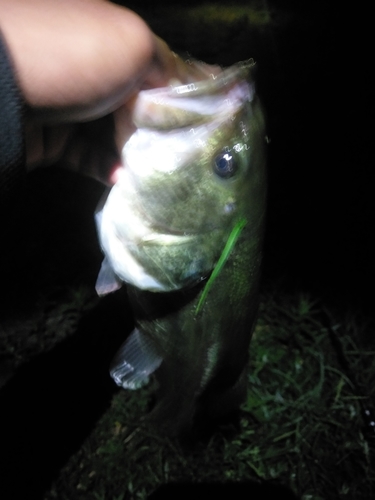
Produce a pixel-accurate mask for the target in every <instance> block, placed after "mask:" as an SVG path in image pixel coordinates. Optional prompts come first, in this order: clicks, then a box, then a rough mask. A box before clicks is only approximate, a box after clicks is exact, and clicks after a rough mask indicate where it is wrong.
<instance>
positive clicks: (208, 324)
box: [97, 63, 266, 435]
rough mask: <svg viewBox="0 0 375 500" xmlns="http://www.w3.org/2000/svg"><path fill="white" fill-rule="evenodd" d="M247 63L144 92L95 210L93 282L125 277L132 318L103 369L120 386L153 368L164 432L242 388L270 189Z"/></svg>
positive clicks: (204, 414)
mask: <svg viewBox="0 0 375 500" xmlns="http://www.w3.org/2000/svg"><path fill="white" fill-rule="evenodd" d="M252 66H253V63H249V64H246V63H245V64H244V63H242V64H238V65H234V66H232V67H231V68H228V69H224V70H222V72H221V73H217V74H216V75H215V77H210V78H208V79H206V80H204V81H199V82H196V83H195V84H191V82H189V85H182V86H180V87H178V86H177V87H173V88H166V89H157V90H148V91H143V92H141V93H140V95H139V98H138V102H137V104H136V107H135V112H134V121H135V123H136V124H137V127H138V128H137V130H136V132H135V133H134V134H133V136H132V137H131V138H130V139H129V141H128V142H127V144H126V145H125V147H124V150H123V164H124V169H123V172H122V175H121V176H120V178H119V181H118V182H117V183H116V185H115V186H114V187H113V188H112V190H111V191H110V193H109V195H108V197H107V199H106V201H105V203H104V204H103V206H102V209H101V210H100V212H99V213H98V215H97V224H98V233H99V238H100V241H101V245H102V248H103V252H104V254H105V261H104V263H103V265H102V270H101V272H100V274H99V277H98V281H97V290H98V293H99V294H104V293H107V292H108V291H113V290H114V289H116V288H118V286H120V285H121V283H125V284H126V285H127V291H128V295H129V298H130V301H131V304H132V306H133V309H134V316H135V323H136V329H135V330H134V332H133V333H132V334H131V336H130V337H129V338H128V339H127V340H126V341H125V343H124V344H123V346H122V347H121V348H120V350H119V352H118V354H117V355H116V356H115V358H114V361H113V363H112V365H111V368H110V372H111V375H112V377H113V378H114V380H115V381H116V383H117V384H118V385H120V386H122V387H124V388H125V389H137V388H139V387H141V386H142V385H144V384H146V383H147V382H148V380H149V377H150V375H151V374H152V372H155V377H156V378H157V380H158V382H159V390H158V394H157V404H156V406H155V407H154V409H153V411H152V412H151V414H150V415H149V416H148V418H149V420H150V421H152V422H153V423H154V424H155V425H156V426H157V427H158V429H159V430H160V431H162V432H164V433H167V434H169V435H181V434H183V433H185V432H187V431H189V429H191V428H192V427H193V426H194V423H195V422H196V421H197V420H199V419H213V418H219V417H221V416H223V415H225V414H226V413H228V412H231V411H232V410H234V409H236V408H237V407H238V405H239V404H240V402H241V400H242V398H243V397H244V393H245V390H246V385H245V375H244V374H245V370H246V364H247V358H248V349H249V343H250V339H251V334H252V330H253V327H254V323H255V320H256V315H257V308H258V288H259V278H260V264H261V254H262V240H263V229H264V219H265V200H266V176H265V154H264V143H265V140H264V139H265V137H264V120H263V114H262V110H261V107H260V104H259V100H258V98H257V96H256V94H255V91H254V84H253V80H252ZM213 103H214V104H213Z"/></svg>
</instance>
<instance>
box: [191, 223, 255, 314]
mask: <svg viewBox="0 0 375 500" xmlns="http://www.w3.org/2000/svg"><path fill="white" fill-rule="evenodd" d="M246 223H247V221H246V219H243V218H242V219H239V221H238V222H237V223H236V225H235V226H234V228H233V229H232V232H231V233H230V235H229V238H228V240H227V242H226V244H225V247H224V250H223V251H222V253H221V255H220V258H219V260H218V261H217V264H216V266H215V267H214V270H213V271H212V273H211V276H210V277H209V279H208V281H207V283H206V286H205V287H204V289H203V292H202V295H201V297H200V299H199V302H198V304H197V307H196V309H195V314H196V315H197V314H198V313H199V311H200V309H201V308H202V305H203V302H204V301H205V300H206V297H207V294H208V292H209V291H210V288H211V287H212V284H213V282H214V281H215V279H216V278H217V277H218V276H219V273H220V271H221V270H222V268H223V267H224V264H225V263H226V261H227V260H228V257H229V255H230V253H231V252H232V250H233V248H234V245H235V244H236V241H237V240H238V238H239V236H240V234H241V231H242V229H243V228H244V227H245V225H246Z"/></svg>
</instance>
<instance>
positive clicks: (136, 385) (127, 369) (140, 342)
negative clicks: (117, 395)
mask: <svg viewBox="0 0 375 500" xmlns="http://www.w3.org/2000/svg"><path fill="white" fill-rule="evenodd" d="M162 361H163V358H162V357H161V356H159V355H158V353H157V350H156V348H155V344H154V342H153V341H152V340H151V339H150V338H149V337H147V336H146V335H145V334H143V333H142V332H141V331H140V330H138V328H136V329H135V330H133V332H132V333H131V335H130V337H129V338H128V339H127V340H126V341H125V342H124V343H123V344H122V346H121V347H120V349H119V350H118V351H117V353H116V355H115V357H114V359H113V361H112V363H111V366H110V370H109V372H110V375H111V377H112V378H113V380H114V381H115V382H116V384H117V385H119V386H121V387H123V388H124V389H132V390H136V389H140V388H141V387H143V386H144V385H146V384H147V383H148V381H149V375H151V373H153V372H154V371H155V370H156V369H157V368H159V366H160V364H161V362H162Z"/></svg>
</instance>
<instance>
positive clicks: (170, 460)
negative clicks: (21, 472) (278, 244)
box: [45, 293, 375, 500]
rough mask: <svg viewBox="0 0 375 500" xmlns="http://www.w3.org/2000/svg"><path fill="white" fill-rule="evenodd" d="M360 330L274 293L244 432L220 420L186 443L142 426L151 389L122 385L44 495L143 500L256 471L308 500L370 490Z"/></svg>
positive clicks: (256, 355) (267, 303)
mask: <svg viewBox="0 0 375 500" xmlns="http://www.w3.org/2000/svg"><path fill="white" fill-rule="evenodd" d="M358 328H359V326H358V321H355V320H353V319H351V320H349V321H348V320H345V321H338V320H334V319H333V316H332V314H331V313H329V312H328V311H326V310H325V309H324V307H322V306H321V305H320V304H319V303H314V301H312V300H311V299H309V297H308V296H306V295H303V294H299V295H295V296H281V297H277V298H276V294H272V293H269V294H268V295H266V296H264V297H263V301H262V304H261V308H260V316H259V321H258V324H257V327H256V330H255V334H254V338H253V340H252V343H251V348H250V364H249V370H248V395H247V400H246V401H245V403H244V404H243V405H242V408H241V417H240V426H239V429H235V428H234V427H233V428H232V427H230V426H228V427H224V428H221V429H218V430H217V432H215V433H214V434H213V436H212V437H211V439H210V440H209V442H208V443H205V444H204V443H201V444H198V445H196V447H194V448H193V449H190V450H184V449H183V448H181V447H180V445H179V444H178V443H177V442H175V441H171V440H169V439H163V438H162V437H160V436H158V435H156V434H155V433H154V432H152V431H151V430H150V429H148V428H147V426H145V425H139V422H140V419H141V418H142V416H144V415H145V413H146V412H147V407H148V404H149V401H150V397H151V392H152V386H151V387H146V388H144V389H141V390H140V391H137V392H130V391H129V392H127V391H120V392H118V393H116V394H115V395H114V397H113V399H112V404H111V407H110V408H109V409H108V411H107V412H106V413H105V414H104V415H103V416H102V417H101V418H100V420H99V421H98V422H97V424H96V426H95V428H94V429H93V431H92V433H91V434H90V436H89V437H88V438H87V440H86V441H85V443H84V444H83V446H82V447H81V449H80V450H79V451H78V452H77V453H76V454H75V455H73V456H72V457H71V458H70V460H69V462H68V463H67V464H66V465H65V467H64V468H63V469H62V470H61V471H60V474H59V477H58V478H57V479H56V481H55V483H54V485H53V486H52V488H51V489H50V491H49V492H48V493H47V494H46V496H45V498H46V499H53V498H59V499H69V500H73V499H80V498H84V499H95V500H96V499H106V500H115V499H120V498H121V499H145V498H147V496H148V495H149V494H150V493H151V492H153V491H154V490H155V489H156V488H157V487H158V486H159V485H160V484H163V483H168V482H189V483H190V482H194V483H201V482H206V483H207V482H208V483H212V482H238V481H254V480H255V481H272V482H276V483H277V484H283V485H286V486H288V487H289V488H291V489H292V490H293V491H294V492H295V493H296V494H297V495H298V497H299V498H302V499H303V500H318V499H334V498H348V499H349V498H350V499H356V498H363V499H365V498H366V499H367V498H369V499H370V498H373V495H374V484H375V468H374V458H375V457H374V451H375V450H374V446H373V445H374V434H373V432H372V431H371V427H370V426H367V427H366V425H365V421H364V419H363V412H364V410H365V409H367V408H370V402H371V400H374V387H375V385H374V381H375V366H374V364H373V363H371V358H372V357H373V355H374V354H375V352H374V351H361V350H360V349H359V348H358V347H357V344H356V337H357V335H358ZM337 342H339V347H338V345H337ZM344 365H345V366H344ZM353 374H356V377H357V379H356V380H353V378H352V377H353V376H354V375H353ZM359 378H360V380H359ZM151 385H152V384H151Z"/></svg>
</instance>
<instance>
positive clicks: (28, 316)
mask: <svg viewBox="0 0 375 500" xmlns="http://www.w3.org/2000/svg"><path fill="white" fill-rule="evenodd" d="M118 3H120V2H118ZM122 4H125V2H122ZM207 4H208V5H211V6H212V5H217V6H218V8H217V17H215V18H214V19H212V18H205V17H204V16H201V15H200V14H196V15H195V17H194V16H192V17H191V18H189V17H187V16H186V17H184V16H182V17H178V15H179V14H178V9H177V10H176V6H177V4H176V2H172V1H168V0H163V1H161V2H160V3H158V5H156V3H155V2H147V1H146V0H143V1H139V2H137V4H136V5H135V4H134V6H133V5H132V4H131V3H126V6H128V7H130V8H132V9H133V10H135V11H136V12H138V13H139V14H140V15H141V16H142V17H144V18H145V19H146V21H147V22H148V23H149V24H150V26H151V28H152V29H153V30H154V31H155V32H156V33H157V34H158V35H159V36H161V37H162V38H164V39H165V40H166V41H167V42H168V44H169V45H170V46H171V48H172V49H173V50H175V51H176V52H178V53H179V54H180V55H182V56H185V55H186V56H188V55H189V56H191V57H194V58H197V59H201V60H203V61H205V62H207V63H216V64H221V65H223V66H228V65H231V64H233V63H235V62H237V61H240V60H245V59H248V58H250V57H252V58H254V60H255V61H256V63H257V70H256V71H257V72H256V82H257V90H258V93H259V95H260V97H261V100H262V103H263V106H264V109H265V113H266V117H267V136H268V137H269V139H270V142H269V144H268V146H267V149H268V212H267V213H268V215H267V228H266V237H265V248H264V261H263V263H264V264H263V281H262V294H263V295H262V297H263V299H262V300H263V302H264V303H265V304H269V303H273V302H272V301H276V302H277V300H278V298H281V300H282V301H283V300H284V302H283V304H284V306H283V307H284V308H285V307H286V306H285V303H288V301H290V303H291V304H292V303H293V299H292V298H293V297H304V300H306V301H307V302H308V301H310V302H311V303H314V304H317V307H318V308H319V307H323V308H324V309H328V310H329V311H330V312H331V314H332V315H333V316H334V317H335V318H339V319H337V322H338V323H340V325H344V326H341V328H342V329H343V331H344V330H345V322H348V323H350V324H351V325H353V324H354V325H355V326H353V328H352V330H350V331H354V332H356V335H357V336H356V339H355V341H356V346H357V347H358V352H360V351H361V352H364V353H366V352H368V353H370V352H372V351H374V350H375V338H374V333H373V332H374V329H373V328H374V306H373V303H374V292H373V283H374V279H375V273H374V270H375V266H374V255H375V238H374V237H373V228H374V225H375V197H374V189H375V173H374V166H375V162H374V148H373V133H374V127H373V122H374V119H375V116H374V107H373V92H374V85H373V77H372V51H371V49H372V47H373V41H372V37H371V33H372V30H371V28H370V27H369V26H368V25H369V17H370V10H369V9H368V8H367V5H366V4H365V3H361V4H356V5H355V6H354V4H353V6H351V7H348V8H347V10H344V9H343V7H342V6H340V7H337V3H336V2H323V1H304V2H298V1H294V0H289V1H288V0H286V1H276V0H274V1H266V0H263V1H262V0H259V1H258V2H257V1H254V2H245V1H243V2H238V3H234V4H232V3H229V2H228V3H225V2H216V3H215V2H211V3H209V2H208V3H207ZM184 5H186V6H189V8H191V9H193V8H194V7H195V6H199V5H200V3H199V2H195V1H193V2H186V3H185V4H184V3H180V4H178V6H179V7H183V6H184ZM248 5H251V6H253V7H254V9H255V12H257V13H258V14H257V16H258V17H255V18H254V20H253V21H251V20H250V21H249V18H248V17H246V15H245V14H243V15H235V14H233V15H234V17H233V18H230V19H229V18H228V16H229V14H225V13H224V14H222V15H220V12H221V11H220V9H219V6H220V8H222V9H223V8H224V7H228V8H229V6H236V8H237V7H238V8H239V7H240V6H248ZM233 8H234V7H233ZM208 12H211V13H212V12H213V11H212V10H211V11H208ZM225 12H226V11H225ZM233 12H235V10H234V11H233ZM168 16H170V18H169V17H168ZM212 16H213V14H212ZM252 23H253V24H252ZM103 191H104V188H103V187H102V186H101V185H100V184H99V183H97V182H95V181H93V180H90V179H86V178H83V177H79V176H77V175H75V174H73V173H70V172H68V171H64V170H61V169H53V168H51V169H46V170H40V171H35V172H33V173H32V174H30V175H29V179H28V186H27V189H26V191H25V192H24V193H23V196H22V199H21V200H17V203H15V206H10V207H9V211H8V214H10V215H8V216H6V217H5V220H3V219H4V217H2V238H1V241H2V243H1V247H2V259H1V262H0V272H1V277H2V287H1V288H2V289H1V292H0V293H1V302H0V304H1V307H0V319H1V324H0V334H1V335H0V387H1V392H0V408H1V413H0V423H1V425H0V443H1V444H0V448H1V450H2V451H1V454H2V459H3V460H4V463H3V464H1V467H2V468H1V470H2V471H3V472H2V476H3V478H2V479H5V485H4V491H5V493H4V495H5V496H1V494H0V496H1V498H9V499H10V498H21V496H20V495H21V494H23V495H24V494H27V496H26V498H70V499H71V498H75V497H74V496H72V493H69V489H68V487H67V486H64V484H65V483H64V481H65V482H66V484H67V483H69V480H68V479H67V478H65V479H64V477H63V476H62V475H61V473H60V475H59V470H60V469H61V468H63V466H64V465H66V464H67V463H68V460H69V458H70V457H71V456H72V455H73V454H74V453H76V452H77V450H79V448H80V446H81V445H82V443H83V442H84V440H85V439H87V437H88V436H89V434H90V433H91V432H92V430H93V429H94V428H95V425H96V422H97V421H98V420H99V419H100V418H101V417H102V416H103V414H104V413H105V411H106V410H107V409H108V408H109V407H110V405H113V403H111V401H113V400H112V398H113V396H114V394H117V392H118V391H117V389H116V388H115V387H114V384H113V382H112V381H111V379H110V378H109V376H108V365H109V362H110V359H111V358H112V356H113V354H114V352H115V351H116V349H117V347H118V346H119V345H120V344H121V343H122V341H123V340H124V338H125V336H126V334H127V333H129V332H130V331H131V329H132V325H133V323H132V322H133V319H132V314H131V312H130V309H129V307H128V305H127V304H126V297H125V294H124V293H123V292H121V291H120V293H117V294H115V295H113V296H109V297H106V298H104V299H101V300H98V299H97V298H96V296H95V291H94V286H95V281H96V277H97V274H98V271H99V268H100V263H101V260H102V254H101V251H100V248H99V245H98V242H97V238H96V231H95V226H94V220H93V214H94V211H95V207H96V205H97V203H98V201H99V200H100V198H101V196H102V193H103ZM270 296H271V297H272V300H270V299H269V297H270ZM296 300H297V299H296ZM279 306H280V304H279V305H278V307H279ZM291 307H292V306H291ZM263 310H265V311H266V316H267V314H268V313H269V308H267V307H264V306H263ZM267 317H268V316H267ZM262 324H263V323H262ZM327 328H328V327H327ZM328 330H329V328H328ZM339 330H340V329H338V330H335V331H336V332H337V331H339ZM348 331H349V330H346V333H345V335H347V332H348ZM344 347H345V346H344ZM341 350H342V345H341V346H340V347H339V351H340V352H339V355H338V357H339V358H340V356H341V354H342V353H341ZM352 350H353V349H352ZM348 352H350V349H348ZM356 352H357V351H356ZM341 357H342V356H341ZM339 361H340V360H339ZM373 365H374V363H373V361H372V358H371V359H369V356H364V357H363V359H361V358H358V359H357V358H356V363H355V364H354V369H353V366H351V367H350V366H348V358H347V357H346V358H345V359H344V361H343V362H342V363H341V369H342V370H343V372H344V374H345V377H347V378H348V379H349V380H350V381H351V382H352V383H351V384H350V383H348V385H352V386H353V387H354V389H353V391H354V392H353V394H354V395H353V396H352V399H353V400H354V399H357V400H360V399H363V400H366V404H367V403H368V406H366V408H371V405H373V400H371V398H373V384H372V385H371V387H369V386H368V385H366V383H365V382H363V380H361V373H360V371H361V368H362V367H364V369H365V368H366V370H370V371H371V369H372V370H373V371H372V372H371V374H372V375H371V376H369V377H368V380H369V381H370V382H371V381H372V382H373V381H374V369H373V368H371V366H372V367H373ZM356 368H357V369H358V372H356ZM345 370H347V372H345ZM353 373H354V375H353ZM366 373H367V372H366ZM345 377H344V378H345ZM352 377H354V378H355V381H354V382H353V378H352ZM371 377H372V378H371ZM371 391H372V396H371ZM337 394H338V392H337V393H336V395H337ZM337 397H338V396H337ZM348 397H349V396H348ZM362 410H363V408H362ZM138 411H139V412H140V413H139V414H142V411H141V410H140V409H138ZM337 418H338V417H337ZM360 418H361V417H360V416H359V417H358V419H359V420H360ZM359 420H358V422H359ZM340 425H341V424H340ZM342 425H344V424H342ZM348 425H349V426H350V423H349V424H348ZM363 425H364V424H363V422H362V423H358V426H359V428H361V429H362V427H363ZM353 426H354V424H353ZM361 426H362V427H361ZM361 432H362V431H361ZM333 434H334V432H333ZM363 436H365V438H364V439H365V440H366V439H367V438H366V435H365V431H364V430H363ZM363 436H362V437H363ZM314 439H315V438H314ZM254 440H255V438H254ZM366 443H367V445H366V446H367V448H366V449H367V455H366V457H368V461H369V462H368V469H369V470H374V469H373V466H372V469H371V466H370V465H371V464H370V459H371V460H373V458H374V457H373V450H374V447H373V445H374V441H373V436H370V438H368V439H367V440H366ZM369 450H370V451H369ZM343 455H345V457H347V456H351V455H353V456H354V455H355V452H354V451H350V450H349V451H348V450H346V451H345V453H344V454H343ZM371 457H372V458H371ZM77 460H78V459H77ZM296 460H298V458H297V459H296ZM301 460H302V459H301ZM325 460H326V462H324V464H325V465H324V467H325V470H326V471H328V470H329V466H328V465H327V464H329V457H328V456H326V457H325ZM343 460H344V459H343ZM339 462H340V464H341V461H337V460H336V459H335V460H334V463H333V464H332V471H334V470H339V469H338V467H341V465H340V466H339V465H338V463H339ZM78 463H79V461H77V464H78ZM322 463H323V462H322ZM70 467H71V468H70V469H69V468H68V469H67V470H68V472H66V476H67V477H68V476H69V475H73V472H72V470H73V468H74V467H75V466H70ZM78 467H79V466H78V465H77V466H76V469H77V468H78ZM118 467H120V464H118ZM340 470H341V469H340ZM342 470H343V472H342V473H338V474H339V475H340V474H342V475H345V473H346V472H345V471H344V469H342ZM363 470H364V469H360V468H359V469H358V471H354V472H353V477H355V474H357V477H358V478H361V479H358V484H359V483H361V481H362V480H363V483H364V484H365V483H366V484H367V485H368V489H367V490H366V489H363V490H360V489H358V491H357V490H355V488H354V486H350V487H349V486H348V491H346V490H345V491H344V490H343V489H341V490H340V489H339V488H338V487H337V490H335V489H334V487H333V486H332V484H333V482H334V481H333V480H332V484H330V486H329V487H327V486H325V491H326V496H322V493H321V491H322V490H320V489H319V484H320V483H319V481H320V479H319V474H318V475H317V478H315V480H314V481H315V482H314V481H313V483H314V485H315V486H314V488H315V490H314V489H313V487H311V488H312V489H311V488H310V490H308V488H307V487H306V489H305V490H304V489H303V487H302V486H300V487H299V488H297V487H296V486H295V485H294V486H293V484H291V483H289V482H288V481H287V480H286V479H285V477H286V476H285V477H284V476H283V475H282V474H281V473H280V475H277V474H276V475H275V476H274V478H273V479H275V481H272V485H273V484H274V483H275V484H276V486H278V485H284V486H287V487H288V488H291V489H293V490H294V493H296V494H297V495H299V496H298V498H303V499H304V500H310V499H311V500H314V499H316V500H318V499H321V498H327V499H328V498H338V497H340V498H371V497H372V496H371V495H370V491H372V493H373V494H374V495H375V493H374V491H373V490H371V486H370V484H371V481H374V479H375V478H374V476H373V475H372V477H366V476H365V473H364V472H363ZM82 471H85V468H84V466H82ZM75 473H76V475H77V474H78V477H79V473H78V472H75ZM63 474H64V473H63ZM82 474H83V472H82ZM327 474H328V475H329V472H328V473H327ZM332 474H333V472H332ZM57 477H59V479H58V480H57V483H55V490H53V488H52V489H51V490H49V488H51V483H52V481H55V480H56V478H57ZM137 477H138V476H137ZM207 477H209V476H207ZM237 477H240V479H241V476H236V478H237ZM257 478H258V479H259V478H261V479H266V481H267V482H268V480H269V477H268V476H267V474H265V475H263V476H262V475H261V474H260V473H258V476H257V475H255V476H254V477H250V479H251V480H256V479H257ZM245 479H246V480H247V476H245V475H244V476H243V480H245ZM184 480H185V481H186V478H184ZM214 480H215V481H217V478H215V479H214ZM207 481H208V479H206V482H207ZM327 481H328V480H327ZM348 481H349V480H348ZM323 483H324V481H323V480H322V482H321V484H323ZM80 484H81V483H80ZM324 484H325V483H324ZM327 484H328V483H327ZM353 484H354V483H353ZM56 485H57V486H56ZM59 485H60V486H59ZM349 485H350V482H349ZM331 486H332V488H331ZM59 487H60V488H61V489H63V490H64V492H65V493H64V494H62V493H61V494H60V493H59V491H60V490H59ZM1 488H2V486H1V484H0V492H1V491H2V489H1ZM64 488H65V489H64ZM87 488H88V489H87V490H84V489H81V491H78V492H77V496H76V498H106V499H107V498H108V499H112V498H113V499H114V498H136V496H132V492H131V488H129V487H128V489H127V490H126V491H127V493H126V494H125V493H124V496H123V497H120V494H119V491H120V490H116V489H115V488H114V489H113V490H111V491H110V493H108V494H107V496H106V495H105V494H104V493H103V496H99V494H98V495H97V496H95V495H94V493H93V492H92V491H91V490H90V488H89V486H87ZM353 488H354V489H353ZM151 489H152V488H151ZM307 490H308V491H309V492H308V493H306V492H307ZM47 491H49V493H48V494H47V493H44V492H47ZM96 491H97V492H98V491H99V490H96ZM124 491H125V490H124ZM353 491H355V493H353ZM56 492H57V493H56ZM334 492H336V493H334ZM338 492H340V496H335V495H338V494H339V493H338ZM345 492H346V493H345ZM364 492H365V493H364ZM360 494H361V495H362V496H358V495H360ZM44 495H45V496H44ZM116 495H117V496H116ZM309 495H310V496H309ZM366 495H367V496H366ZM140 498H146V497H142V496H140ZM255 498H256V497H255Z"/></svg>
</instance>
